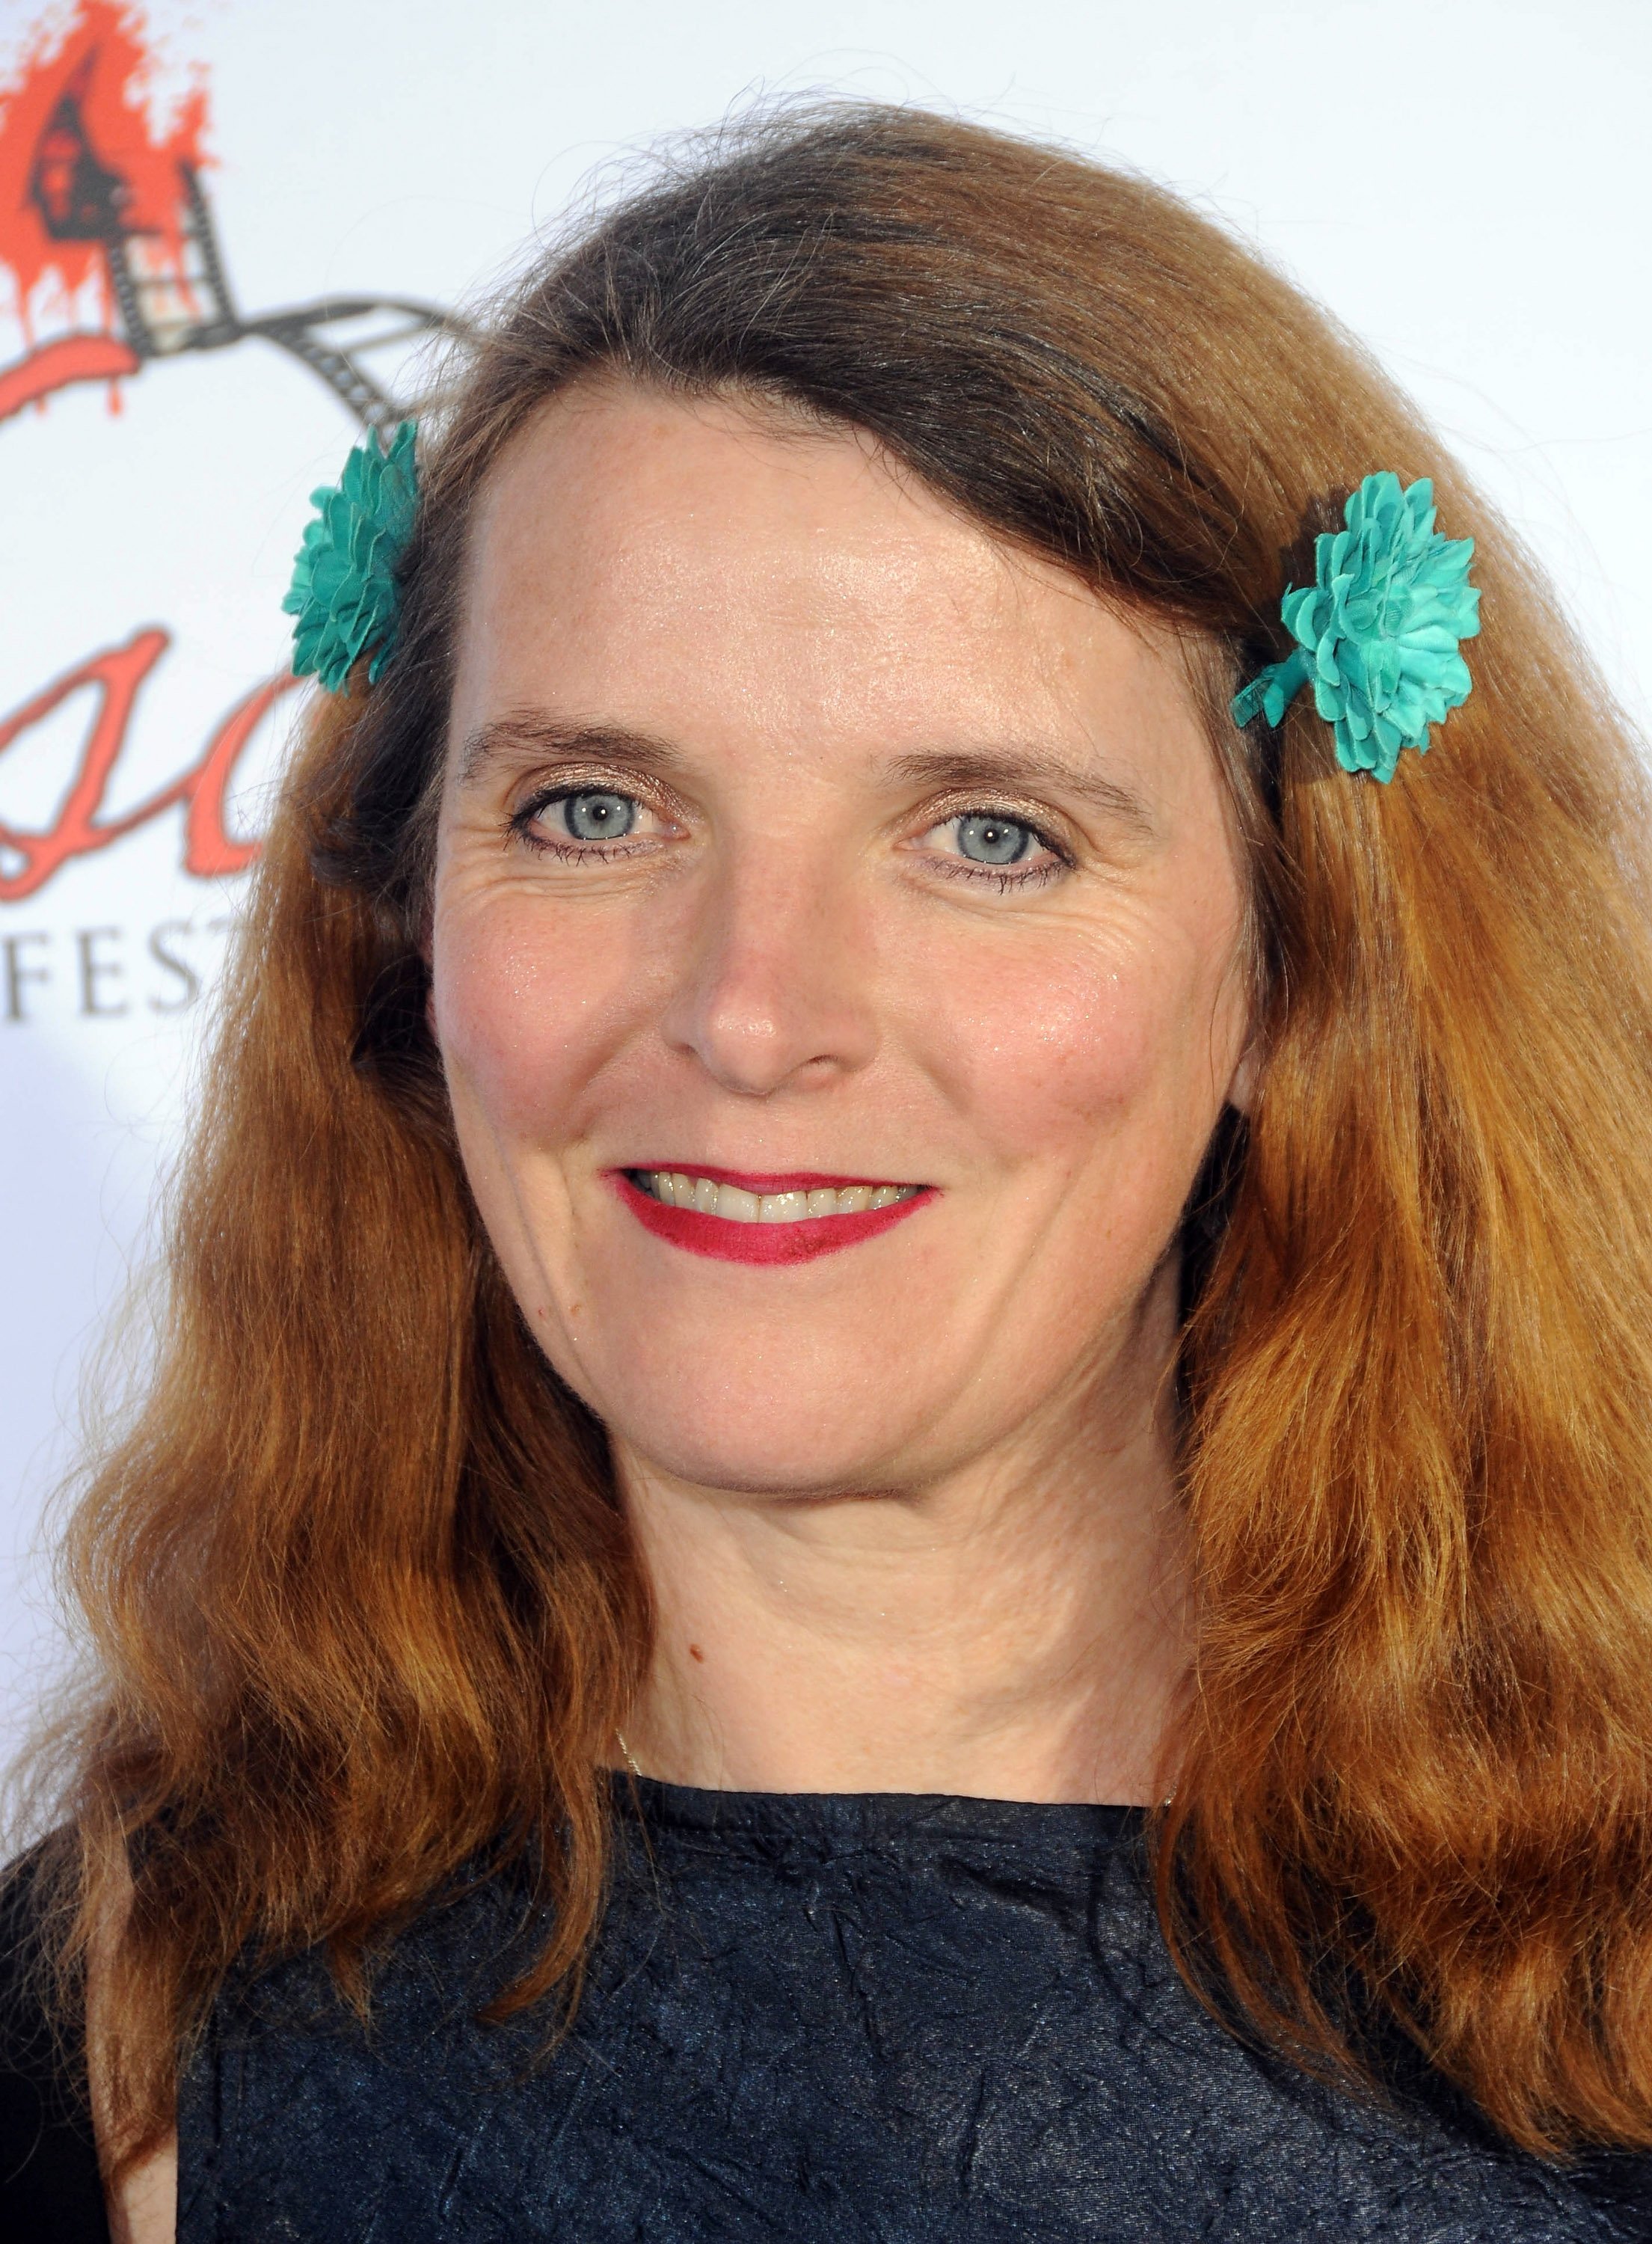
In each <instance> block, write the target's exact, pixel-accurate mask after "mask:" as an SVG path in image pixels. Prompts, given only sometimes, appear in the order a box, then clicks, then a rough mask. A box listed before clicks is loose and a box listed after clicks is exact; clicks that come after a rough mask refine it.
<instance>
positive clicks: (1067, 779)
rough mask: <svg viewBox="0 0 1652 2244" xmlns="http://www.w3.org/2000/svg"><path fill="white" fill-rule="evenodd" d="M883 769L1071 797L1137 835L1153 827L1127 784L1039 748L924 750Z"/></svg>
mask: <svg viewBox="0 0 1652 2244" xmlns="http://www.w3.org/2000/svg"><path fill="white" fill-rule="evenodd" d="M888 768H889V771H890V774H891V776H892V777H893V778H895V779H897V780H902V781H907V783H908V784H914V783H915V784H917V785H919V786H923V787H961V788H968V789H970V790H971V791H972V792H978V793H980V794H986V795H992V794H1003V795H1022V796H1024V795H1026V794H1069V795H1075V796H1076V797H1077V798H1078V799H1079V801H1082V802H1088V803H1090V804H1092V805H1094V807H1095V808H1096V809H1098V810H1101V811H1104V812H1105V813H1106V814H1108V815H1109V817H1112V818H1116V819H1118V820H1120V821H1122V822H1123V824H1125V825H1127V826H1131V827H1134V828H1136V831H1137V832H1138V833H1139V834H1142V835H1150V834H1151V833H1152V832H1153V830H1154V827H1153V817H1152V814H1151V813H1150V811H1149V809H1148V808H1147V805H1146V804H1145V803H1144V802H1143V801H1142V799H1141V797H1140V796H1139V795H1137V794H1132V792H1131V791H1130V789H1129V787H1123V786H1121V785H1120V784H1119V782H1118V781H1116V780H1110V779H1105V778H1103V777H1102V774H1100V773H1099V772H1093V771H1085V770H1084V769H1082V767H1080V766H1078V765H1076V764H1070V763H1068V762H1066V761H1065V760H1063V759H1062V758H1061V757H1059V756H1052V755H1049V754H1047V753H1046V752H1045V751H1044V750H1042V749H1041V748H1003V749H994V750H975V749H968V748H934V749H924V750H920V751H919V752H918V753H916V754H912V755H905V756H897V757H896V758H895V759H894V760H893V762H892V763H891V764H890V766H889V767H888Z"/></svg>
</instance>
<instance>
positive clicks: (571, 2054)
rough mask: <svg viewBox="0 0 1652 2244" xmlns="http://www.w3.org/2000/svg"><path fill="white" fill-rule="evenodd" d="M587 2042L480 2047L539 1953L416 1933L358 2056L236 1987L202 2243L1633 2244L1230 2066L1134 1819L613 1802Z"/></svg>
mask: <svg viewBox="0 0 1652 2244" xmlns="http://www.w3.org/2000/svg"><path fill="white" fill-rule="evenodd" d="M617 1816H618V1821H619V1827H620V1842H619V1843H620V1867H619V1870H618V1873H617V1887H616V1893H615V1898H614V1902H613V1904H612V1907H611V1908H610V1912H609V1914H608V1916H607V1918H606V1920H605V1923H604V1927H603V1934H602V1936H601V1941H600V1943H599V1946H598V1949H597V1955H596V1958H595V1964H594V1969H593V1970H592V1974H591V1977H590V1983H589V1985H588V1988H587V1991H586V1993H585V1997H584V1999H583V2004H582V2005H581V2008H580V2010H579V2012H578V2016H577V2023H576V2025H575V2028H574V2031H572V2033H571V2034H570V2036H569V2037H568V2038H566V2039H565V2040H563V2042H562V2043H561V2045H559V2046H558V2047H556V2049H555V2051H554V2052H553V2053H552V2054H551V2055H550V2057H549V2058H545V2057H544V2054H543V2036H544V2032H545V2024H544V2021H543V2019H535V2020H531V2021H529V2022H527V2023H513V2024H511V2025H509V2026H507V2027H499V2026H488V2025H482V2024H477V2023H476V2022H475V2008H476V2005H477V2004H479V2003H480V2002H481V2001H482V2000H484V1999H485V1997H486V1996H487V1995H488V1993H489V1991H490V1990H491V1989H492V1988H493V1987H494V1986H496V1984H498V1982H499V1979H500V1975H501V1973H502V1970H506V1969H508V1968H509V1957H510V1956H511V1954H512V1952H513V1944H514V1943H517V1942H519V1941H521V1940H523V1938H524V1937H531V1935H532V1931H533V1927H532V1925H531V1923H529V1921H528V1919H527V1916H526V1912H525V1909H524V1907H523V1903H522V1902H521V1900H520V1897H519V1896H518V1895H517V1893H516V1889H514V1888H513V1887H511V1886H510V1885H509V1884H508V1883H507V1882H504V1881H502V1880H498V1879H496V1880H495V1881H493V1882H489V1883H487V1884H484V1885H482V1886H480V1887H478V1888H476V1889H474V1890H473V1891H471V1892H470V1893H469V1895H468V1896H466V1897H465V1898H463V1899H462V1900H461V1901H459V1902H457V1903H452V1904H450V1905H448V1907H446V1908H444V1909H441V1910H437V1911H432V1912H431V1913H430V1914H429V1915H428V1916H426V1917H425V1918H423V1919H421V1921H420V1923H418V1924H417V1925H416V1926H415V1927H414V1928H413V1930H411V1931H410V1932H409V1933H408V1934H407V1935H406V1936H404V1937H403V1938H402V1940H401V1942H400V1943H399V1944H398V1946H397V1947H396V1949H395V1950H394V1952H393V1954H392V1956H391V1957H389V1959H388V1961H387V1962H386V1963H385V1964H384V1966H383V1968H382V1970H381V1975H380V1977H379V1978H378V1980H377V1983H376V1992H375V1996H374V2005H373V2010H372V2023H371V2028H370V2031H367V2033H365V2034H364V2033H363V2032H362V2031H361V2030H360V2029H359V2028H358V2027H357V2026H356V2025H355V2024H354V2023H353V2021H352V2020H351V2018H349V2017H348V2016H347V2014H346V2013H345V2012H344V2011H342V2010H341V2006H340V2005H339V2004H338V2003H337V2001H336V1999H335V1998H334V1996H333V1994H332V1992H331V1990H330V1987H329V1984H328V1982H327V1974H326V1972H325V1970H324V1969H323V1968H322V1967H321V1965H320V1963H319V1961H317V1960H316V1959H314V1958H306V1959H303V1960H301V1961H300V1962H299V1963H294V1964H291V1965H287V1966H285V1967H283V1968H282V1969H281V1970H279V1971H276V1972H274V1973H271V1974H266V1975H265V1976H263V1977H260V1979H259V1980H258V1981H257V1982H256V1983H255V1984H251V1985H239V1986H237V1987H236V1988H234V1989H233V1990H232V1991H229V1992H226V1995H225V1996H224V1997H222V1998H221V1999H220V2001H219V2005H218V2008H217V2011H216V2012H215V2014H214V2017H213V2019H212V2025H211V2030H210V2032H209V2035H208V2038H207V2039H206V2044H205V2045H204V2047H203V2049H202V2051H201V2053H200V2055H199V2059H198V2061H197V2062H196V2064H195V2065H194V2067H193V2069H192V2072H191V2073H190V2075H189V2078H188V2079H187V2081H186V2083H185V2089H184V2093H183V2098H182V2105H181V2110H180V2114H179V2153H180V2166H181V2185H180V2209H179V2232H178V2233H179V2244H264V2240H270V2244H273V2240H276V2239H282V2240H288V2239H293V2240H297V2239H302V2240H304V2244H425V2240H427V2239H428V2240H431V2244H435V2240H436V2239H442V2240H448V2239H456V2240H463V2244H528V2240H536V2239H542V2238H544V2239H548V2238H556V2239H570V2240H577V2244H711V2240H714V2239H715V2240H718V2244H724V2240H726V2244H759V2240H762V2244H774V2240H783V2244H813V2240H815V2239H819V2240H821V2244H826V2240H831V2244H856V2240H861V2239H865V2240H868V2244H870V2240H874V2239H875V2240H879V2244H920V2240H923V2244H927V2241H928V2240H931V2239H933V2240H936V2244H940V2240H945V2244H1011V2240H1014V2244H1103V2240H1105V2244H1136V2240H1140V2244H1181V2240H1184V2239H1188V2240H1190V2239H1193V2238H1220V2239H1232V2240H1242V2244H1313V2240H1324V2244H1360V2240H1364V2239H1366V2238H1375V2237H1384V2238H1390V2237H1392V2238H1401V2239H1405V2240H1406V2244H1562V2240H1568V2244H1569V2240H1573V2239H1580V2240H1581V2239H1593V2240H1600V2239H1602V2238H1616V2237H1620V2236H1627V2235H1632V2234H1637V2233H1640V2232H1638V2231H1637V2228H1636V2227H1635V2222H1636V2220H1637V2218H1638V2216H1637V2214H1636V2210H1635V2207H1636V2204H1637V2202H1644V2199H1643V2198H1642V2197H1640V2196H1639V2194H1638V2193H1637V2190H1636V2188H1635V2187H1631V2184H1632V2182H1633V2180H1634V2172H1635V2170H1632V2169H1631V2168H1630V2167H1629V2166H1628V2164H1627V2163H1625V2162H1620V2163H1619V2164H1617V2165H1615V2166H1613V2167H1612V2168H1611V2170H1610V2176H1609V2179H1610V2182H1611V2186H1612V2187H1615V2188H1616V2189H1617V2190H1618V2191H1619V2193H1620V2195H1621V2197H1622V2208H1621V2210H1620V2212H1618V2213H1616V2214H1615V2213H1613V2212H1612V2211H1611V2210H1610V2209H1609V2208H1608V2206H1607V2205H1606V2204H1605V2203H1604V2202H1595V2201H1593V2200H1591V2199H1590V2198H1589V2197H1588V2195H1587V2194H1586V2193H1584V2191H1583V2190H1582V2189H1581V2187H1578V2186H1577V2185H1576V2184H1575V2183H1574V2180H1572V2179H1571V2178H1570V2177H1568V2176H1566V2175H1563V2174H1561V2173H1555V2172H1554V2171H1552V2170H1551V2169H1549V2168H1547V2167H1546V2166H1541V2165H1539V2164H1537V2163H1535V2162H1534V2161H1533V2160H1528V2159H1525V2158H1522V2157H1521V2156H1519V2155H1518V2154H1516V2153H1513V2152H1510V2151H1508V2150H1507V2149H1506V2148H1503V2147H1501V2146H1499V2145H1497V2144H1496V2143H1495V2142H1494V2141H1493V2140H1492V2139H1489V2138H1488V2137H1487V2135H1486V2133H1485V2132H1483V2131H1481V2130H1480V2129H1479V2128H1477V2127H1476V2126H1475V2124H1474V2123H1473V2119H1472V2117H1471V2116H1469V2115H1467V2114H1466V2113H1463V2112H1453V2107H1452V2106H1451V2105H1449V2104H1448V2103H1447V2102H1446V2101H1445V2100H1444V2099H1442V2098H1440V2097H1434V2098H1427V2097H1425V2098H1424V2099H1421V2100H1420V2101H1419V2100H1417V2099H1413V2100H1412V2101H1411V2102H1410V2103H1409V2104H1408V2105H1406V2107H1405V2108H1404V2109H1399V2108H1379V2107H1378V2106H1377V2105H1374V2104H1373V2105H1365V2104H1362V2103H1359V2102H1356V2101H1353V2100H1351V2099H1347V2098H1344V2097H1339V2096H1337V2095H1334V2094H1332V2093H1331V2092H1328V2091H1326V2090H1325V2089H1323V2088H1320V2087H1318V2086H1316V2085H1313V2084H1311V2083H1310V2082H1307V2081H1305V2080H1304V2079H1302V2078H1299V2077H1298V2076H1296V2075H1294V2074H1292V2073H1291V2072H1288V2071H1286V2070H1285V2069H1283V2068H1281V2067H1278V2065H1274V2064H1272V2063H1271V2062H1268V2061H1265V2060H1264V2059H1262V2058H1258V2057H1257V2056H1255V2055H1254V2054H1251V2052H1249V2051H1246V2050H1245V2049H1244V2047H1242V2046H1241V2045H1240V2044H1239V2042H1238V2041H1237V2040H1236V2039H1234V2038H1231V2036H1229V2035H1227V2034H1226V2033H1224V2031H1223V2030H1222V2029H1221V2028H1220V2027H1219V2026H1218V2025H1217V2024H1215V2023H1213V2022H1212V2020H1211V2019H1210V2018H1209V2017H1208V2016H1207V2015H1206V2014H1205V2012H1204V2011H1203V2010H1202V2009H1201V2008H1200V2007H1199V2005H1198V2004H1197V2003H1195V2002H1194V2001H1193V2000H1192V1998H1191V1997H1190V1996H1189V1994H1188V1993H1187V1991H1185V1989H1184V1988H1183V1985H1182V1983H1181V1982H1180V1980H1179V1979H1178V1978H1177V1976H1176V1973H1175V1971H1174V1970H1173V1969H1172V1967H1171V1965H1170V1961H1169V1958H1168V1957H1167V1956H1166V1954H1165V1952H1164V1949H1163V1943H1162V1941H1161V1939H1160V1936H1159V1934H1158V1930H1157V1927H1156V1923H1155V1919H1154V1915H1153V1909H1152V1904H1151V1900H1150V1896H1149V1894H1148V1892H1147V1889H1146V1886H1145V1883H1144V1881H1143V1872H1142V1849H1141V1823H1140V1818H1139V1816H1138V1815H1136V1814H1135V1813H1134V1812H1132V1811H1131V1810H1129V1809H1124V1808H1081V1807H1031V1806H1022V1805H1018V1804H1013V1803H1008V1802H1002V1801H974V1800H952V1799H915V1798H911V1797H907V1796H904V1795H867V1796H855V1797H838V1796H829V1797H816V1796H808V1797H791V1796H779V1795H744V1794H726V1793H706V1792H697V1791H690V1790H686V1789H683V1788H677V1787H672V1786H663V1785H657V1784H651V1783H645V1784H642V1785H638V1786H636V1787H632V1786H631V1785H630V1783H629V1782H623V1783H622V1784H621V1786H620V1787H619V1788H618V1791H617Z"/></svg>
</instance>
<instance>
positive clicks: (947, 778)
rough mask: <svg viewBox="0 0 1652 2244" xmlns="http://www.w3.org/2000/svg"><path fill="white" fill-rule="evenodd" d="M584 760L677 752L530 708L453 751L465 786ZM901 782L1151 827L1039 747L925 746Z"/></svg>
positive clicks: (905, 767) (1124, 800)
mask: <svg viewBox="0 0 1652 2244" xmlns="http://www.w3.org/2000/svg"><path fill="white" fill-rule="evenodd" d="M582 760H589V761H590V762H593V763H603V764H607V765H610V766H617V767H620V768H621V769H623V770H630V771H634V772H637V773H638V774H642V775H644V776H646V777H648V778H654V779H658V778H664V777H669V776H670V774H671V773H672V772H673V771H680V770H681V769H682V767H683V763H684V758H683V756H682V754H680V752H679V751H678V749H676V748H674V747H671V743H670V742H669V741H668V740H661V739H660V738H659V737H658V736H657V734H655V733H638V732H635V731H633V730H632V729H631V728H630V727H629V726H624V725H599V724H569V723H563V722H559V721H558V720H556V718H553V717H547V716H543V715H541V714H540V713H538V712H536V711H532V710H523V711H518V712H516V713H513V714H511V715H509V716H504V717H496V718H494V719H492V720H490V721H489V723H487V724H485V725H479V726H478V727H476V729H475V732H473V733H469V735H468V736H467V738H466V740H465V743H464V746H463V747H462V748H461V750H460V752H459V784H460V785H461V786H462V787H468V786H469V785H470V784H471V783H472V782H473V781H475V779H476V778H477V777H478V775H479V774H481V773H482V771H483V770H484V769H485V768H486V767H487V766H488V765H489V764H490V763H493V762H496V761H505V762H511V763H538V762H560V763H574V762H578V761H582ZM885 770H886V772H887V774H888V776H889V777H890V779H892V780H893V781H897V782H900V783H901V784H904V785H906V786H919V787H954V788H963V789H968V790H969V791H970V792H972V793H978V794H983V795H994V794H997V795H1005V796H1012V797H1013V796H1023V797H1024V796H1025V795H1027V794H1029V793H1031V794H1040V793H1050V794H1069V795H1074V796H1076V797H1077V798H1078V800H1079V801H1082V802H1088V803H1090V804H1092V805H1093V806H1094V807H1095V808H1096V809H1098V810H1101V811H1102V812H1104V813H1105V814H1107V815H1108V816H1109V817H1112V818H1116V819H1118V820H1119V821H1121V822H1122V823H1123V824H1124V825H1127V826H1129V827H1132V828H1135V830H1136V832H1137V833H1138V834H1141V835H1151V834H1152V832H1153V830H1154V821H1153V818H1152V814H1151V813H1150V811H1149V810H1148V808H1147V806H1146V804H1145V803H1144V802H1143V801H1142V800H1141V798H1140V796H1139V795H1136V794H1132V793H1131V791H1130V789H1129V787H1123V786H1121V785H1120V784H1119V782H1118V781H1116V780H1110V779H1106V778H1103V777H1102V774H1099V773H1097V772H1092V771H1086V770H1084V769H1082V767H1080V766H1078V765H1076V764H1072V763H1069V762H1067V761H1065V760H1063V759H1062V758H1061V757H1059V756H1051V755H1049V754H1047V753H1046V752H1045V751H1043V750H1042V749H1038V748H1010V747H1006V748H1001V749H969V748H926V749H917V750H914V752H912V753H911V754H907V755H902V756H896V757H894V758H893V759H892V760H890V761H889V762H888V763H887V765H886V766H885Z"/></svg>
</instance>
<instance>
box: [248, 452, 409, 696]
mask: <svg viewBox="0 0 1652 2244" xmlns="http://www.w3.org/2000/svg"><path fill="white" fill-rule="evenodd" d="M414 436H415V423H414V422H411V421H404V422H402V423H401V427H400V428H399V429H397V430H396V432H395V436H394V438H393V439H392V441H391V443H390V444H389V446H388V449H381V443H382V440H381V436H379V434H378V432H377V431H376V430H375V431H374V432H373V433H371V434H369V436H367V438H366V440H365V441H364V442H363V443H360V444H358V445H357V446H356V448H355V449H354V451H353V452H352V453H351V455H350V456H349V458H348V459H347V461H346V462H345V463H344V473H343V474H342V475H341V477H340V478H339V480H338V482H337V483H334V484H333V485H332V486H331V487H330V488H327V489H324V490H317V491H312V492H311V494H310V497H311V502H312V504H314V507H315V510H316V511H315V514H314V517H313V518H312V520H311V521H310V522H309V523H307V524H306V526H305V531H304V543H303V544H302V545H300V548H299V551H298V558H296V560H295V561H294V562H293V582H292V584H291V585H290V586H289V587H288V590H287V598H285V599H284V600H283V601H282V603H281V606H282V608H283V610H284V611H285V612H286V613H287V614H288V615H289V616H296V617H297V618H298V621H297V622H296V623H295V624H294V625H293V675H294V676H295V677H298V678H308V677H309V676H311V675H312V673H314V674H315V675H316V676H319V677H320V680H321V683H322V684H323V686H326V687H327V690H328V692H329V693H338V692H339V690H340V688H341V686H343V685H344V683H345V681H346V679H347V678H348V677H349V675H350V672H351V670H352V669H353V668H354V666H355V663H356V661H357V659H358V658H359V657H360V656H361V654H362V653H364V652H366V650H367V648H368V647H370V646H376V648H377V650H378V651H377V652H376V653H375V654H374V658H373V660H372V663H371V665H370V666H369V667H368V670H367V679H368V682H369V683H371V682H372V681H373V680H374V679H376V678H377V677H378V675H379V673H380V672H381V670H382V669H383V667H384V665H385V661H386V659H387V657H388V655H389V652H390V650H391V648H392V647H393V646H394V645H395V633H396V581H395V569H396V564H397V562H398V561H399V560H400V559H401V556H402V553H403V552H404V551H405V550H406V547H407V543H408V538H409V537H410V536H411V535H412V532H413V518H414V515H415V510H416V509H417V506H418V503H419V486H418V477H417V470H416V469H415V464H414V456H413V446H414Z"/></svg>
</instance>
